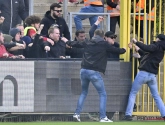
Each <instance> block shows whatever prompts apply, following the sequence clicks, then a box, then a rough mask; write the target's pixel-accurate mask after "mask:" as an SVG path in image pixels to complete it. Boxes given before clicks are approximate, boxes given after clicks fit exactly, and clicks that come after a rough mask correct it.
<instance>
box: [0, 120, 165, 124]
mask: <svg viewBox="0 0 165 125" xmlns="http://www.w3.org/2000/svg"><path fill="white" fill-rule="evenodd" d="M107 124H111V125H148V124H149V125H164V124H165V122H164V121H152V122H148V121H147V122H138V121H137V122H134V121H133V122H113V123H99V122H14V123H13V122H0V125H107Z"/></svg>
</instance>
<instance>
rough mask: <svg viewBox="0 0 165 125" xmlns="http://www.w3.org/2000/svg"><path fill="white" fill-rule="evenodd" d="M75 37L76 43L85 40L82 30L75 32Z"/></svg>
mask: <svg viewBox="0 0 165 125" xmlns="http://www.w3.org/2000/svg"><path fill="white" fill-rule="evenodd" d="M75 36H76V40H77V41H84V40H85V38H86V36H85V31H84V30H77V31H76V33H75Z"/></svg>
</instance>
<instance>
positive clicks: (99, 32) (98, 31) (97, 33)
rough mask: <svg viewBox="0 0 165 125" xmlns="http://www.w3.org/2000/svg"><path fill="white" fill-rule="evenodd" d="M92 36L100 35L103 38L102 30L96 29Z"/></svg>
mask: <svg viewBox="0 0 165 125" xmlns="http://www.w3.org/2000/svg"><path fill="white" fill-rule="evenodd" d="M94 36H100V37H102V38H104V31H103V30H101V29H96V30H95V32H94Z"/></svg>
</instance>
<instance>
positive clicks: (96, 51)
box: [67, 36, 125, 73]
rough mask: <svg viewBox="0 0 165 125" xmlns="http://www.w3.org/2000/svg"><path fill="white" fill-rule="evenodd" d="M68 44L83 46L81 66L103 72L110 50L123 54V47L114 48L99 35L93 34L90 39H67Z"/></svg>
mask: <svg viewBox="0 0 165 125" xmlns="http://www.w3.org/2000/svg"><path fill="white" fill-rule="evenodd" d="M67 44H68V45H69V46H75V47H80V48H81V47H82V48H84V54H83V60H82V63H81V68H84V69H90V70H95V71H99V72H102V73H104V72H105V69H106V65H107V58H108V54H109V53H110V52H114V53H118V54H123V53H125V49H120V48H115V47H113V46H112V45H110V44H109V43H108V42H107V41H104V39H103V38H101V37H99V36H94V37H93V38H92V39H91V40H90V41H87V40H86V41H83V42H78V41H68V42H67Z"/></svg>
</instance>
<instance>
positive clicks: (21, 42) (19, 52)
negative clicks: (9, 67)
mask: <svg viewBox="0 0 165 125" xmlns="http://www.w3.org/2000/svg"><path fill="white" fill-rule="evenodd" d="M13 43H15V44H16V42H13ZM17 43H20V44H24V42H23V41H22V40H20V41H19V42H17ZM23 51H24V49H18V50H15V51H9V52H10V53H11V54H13V55H23Z"/></svg>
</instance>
